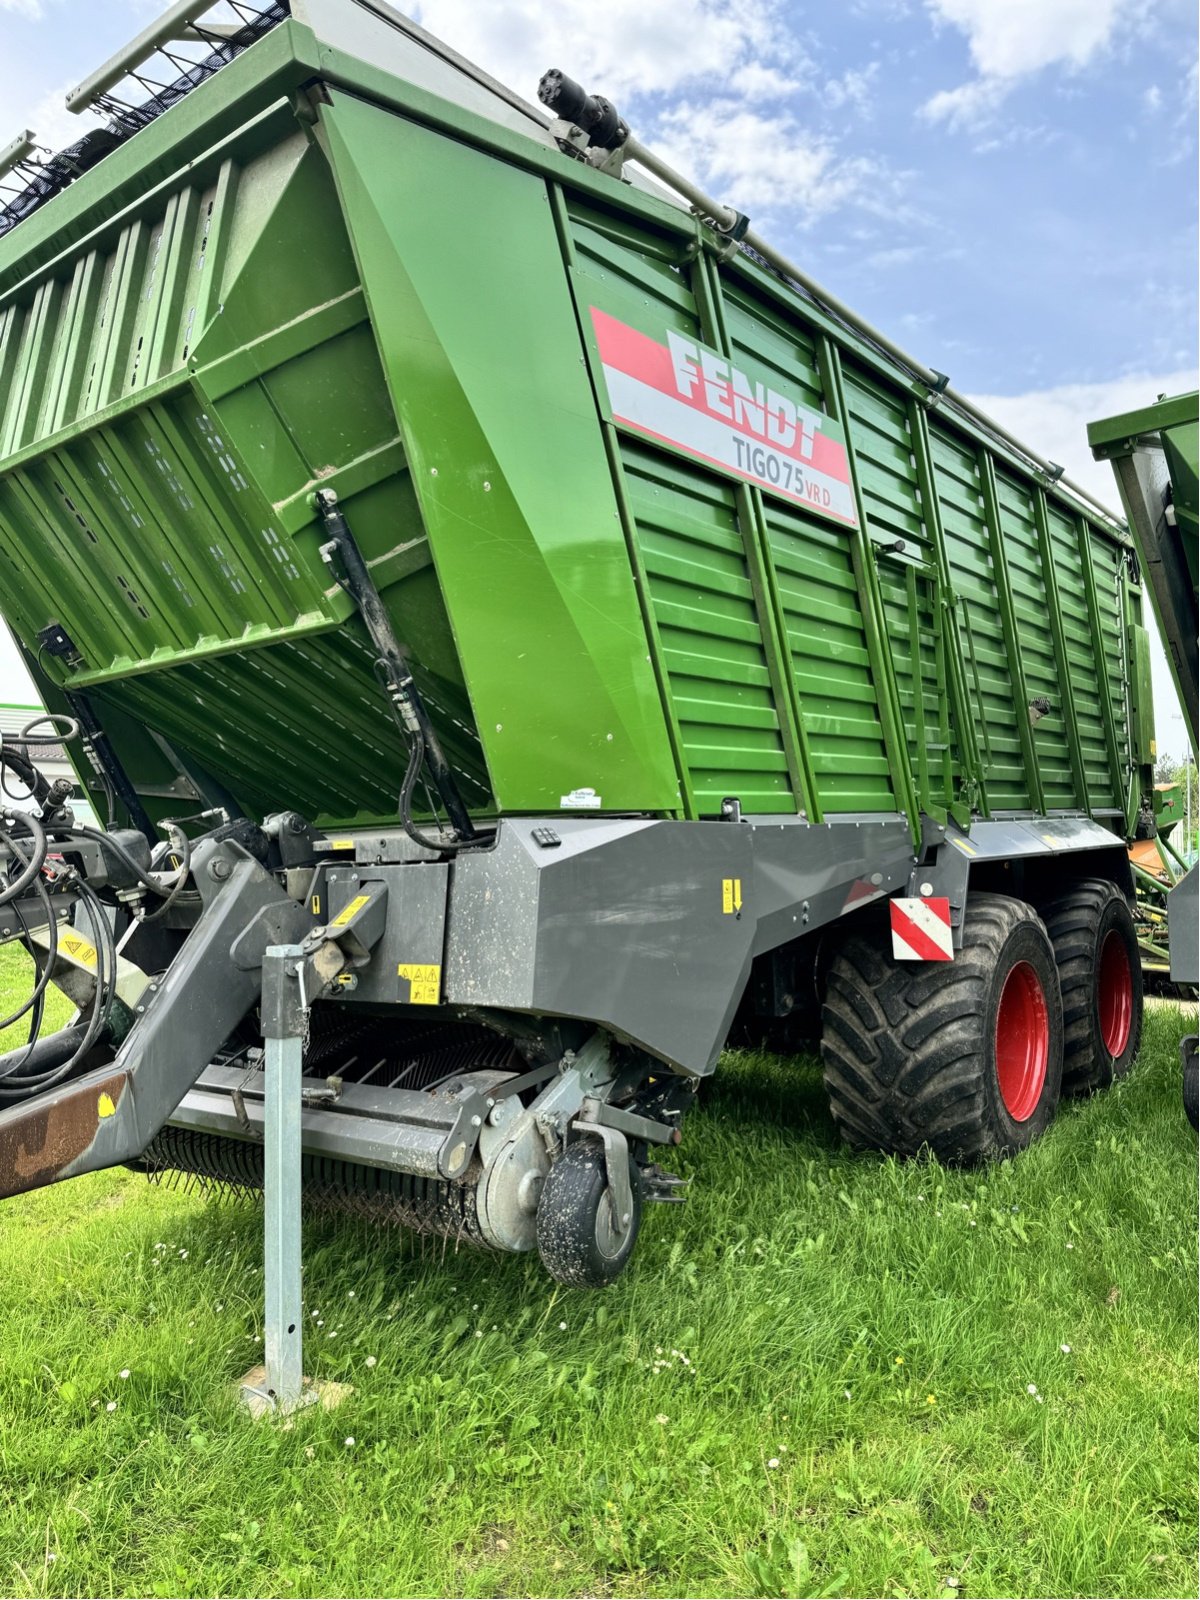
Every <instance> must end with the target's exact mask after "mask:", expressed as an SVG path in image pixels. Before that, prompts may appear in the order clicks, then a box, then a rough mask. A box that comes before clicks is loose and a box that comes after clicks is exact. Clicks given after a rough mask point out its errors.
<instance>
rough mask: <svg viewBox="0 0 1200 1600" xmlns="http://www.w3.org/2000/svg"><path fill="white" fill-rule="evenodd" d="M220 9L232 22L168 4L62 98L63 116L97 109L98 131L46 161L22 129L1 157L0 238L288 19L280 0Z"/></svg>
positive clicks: (211, 0) (204, 7)
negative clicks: (5, 181) (9, 178)
mask: <svg viewBox="0 0 1200 1600" xmlns="http://www.w3.org/2000/svg"><path fill="white" fill-rule="evenodd" d="M222 3H223V5H224V7H226V8H227V9H228V11H229V12H230V13H232V15H233V19H234V20H233V21H213V20H209V21H207V22H206V21H205V20H204V14H206V13H208V12H211V11H215V10H218V9H219V7H218V6H217V4H216V0H206V3H205V4H201V5H197V4H195V3H193V4H185V5H176V6H173V7H172V8H171V10H170V11H169V12H168V13H167V14H166V15H165V16H164V17H163V18H162V19H161V21H160V22H159V23H158V24H156V25H155V26H154V27H152V28H150V29H148V30H147V31H146V32H145V33H144V34H142V35H141V36H140V37H139V39H137V40H135V41H134V43H133V44H132V45H130V46H129V47H128V49H127V50H125V51H123V52H121V54H120V55H118V56H115V57H114V58H113V59H112V61H110V62H109V63H107V65H106V66H104V67H102V68H100V70H99V71H98V72H97V73H94V74H93V75H92V77H91V78H90V79H88V80H86V81H85V82H84V83H83V84H81V85H80V87H79V88H78V89H75V90H73V91H72V92H71V94H70V95H68V97H67V104H68V107H69V108H70V110H72V111H77V112H79V111H86V110H92V111H98V112H100V113H102V114H104V115H106V116H107V117H108V118H109V121H108V122H107V124H105V125H104V126H102V127H98V128H91V129H89V130H88V131H87V132H86V133H84V134H83V135H82V137H81V138H79V139H77V140H76V141H75V143H74V144H71V145H68V146H67V147H66V149H65V150H60V151H59V152H58V153H57V154H54V155H52V154H50V153H49V152H48V151H45V150H44V149H43V148H42V147H40V146H38V145H37V144H36V143H35V142H34V135H33V134H32V133H30V132H28V131H26V132H25V133H24V134H23V135H22V137H21V139H20V140H19V141H14V144H13V146H11V147H9V150H8V151H6V152H5V154H6V155H7V154H10V153H11V154H12V155H16V156H17V159H16V160H13V161H12V162H11V163H10V167H9V170H10V171H11V172H13V173H14V174H15V175H16V176H17V178H18V179H19V180H21V183H22V186H21V187H20V188H18V189H17V190H16V192H15V193H12V192H11V191H9V196H10V197H9V198H7V199H6V200H4V203H3V204H0V237H3V235H4V234H6V233H8V232H9V231H10V230H11V229H13V228H15V227H16V226H17V224H18V223H21V222H24V221H25V219H26V218H27V217H29V216H32V215H33V213H34V212H35V211H37V210H38V208H39V207H40V206H43V205H45V203H46V201H47V200H52V199H53V198H54V196H55V195H56V194H60V193H61V192H62V191H63V190H64V189H65V188H66V187H67V186H68V184H71V183H73V182H74V181H75V179H76V178H78V177H79V176H80V175H81V174H82V173H84V172H87V171H88V170H89V169H90V168H91V167H94V166H96V164H97V163H98V162H100V161H102V160H103V159H104V157H105V156H107V155H108V154H109V153H110V152H111V151H112V150H115V149H116V147H117V145H119V144H123V143H124V142H125V140H126V139H129V138H131V137H132V136H133V135H134V134H135V133H138V132H139V131H140V130H141V129H142V128H144V127H145V126H146V125H147V124H148V123H150V122H153V121H154V120H155V118H156V117H160V116H162V114H163V112H164V111H169V110H170V109H171V107H172V106H174V105H177V104H178V103H179V101H180V100H182V99H184V98H185V96H187V95H189V94H190V93H191V92H192V90H193V89H196V88H198V87H199V86H200V84H202V83H204V82H206V81H207V80H208V79H209V78H211V77H213V76H214V74H216V73H217V72H219V71H220V70H221V68H222V67H224V66H227V65H228V64H229V62H230V61H232V60H233V59H234V57H235V56H239V55H241V53H242V52H243V51H244V50H247V49H249V47H250V46H251V45H252V44H254V43H256V42H257V40H259V39H261V38H262V36H263V34H265V33H269V32H270V31H271V29H272V28H275V27H277V26H278V25H279V23H281V22H284V21H286V20H287V17H288V4H287V0H279V3H273V4H269V5H265V6H264V5H262V4H261V3H254V4H251V3H250V0H222ZM192 13H196V15H192ZM164 35H165V36H164ZM196 44H200V45H202V46H206V47H207V49H206V52H205V54H203V55H202V56H200V57H199V59H197V58H195V57H194V56H193V55H189V54H188V53H187V52H186V49H185V46H188V45H193V46H194V45H196ZM167 74H174V76H170V77H168V76H167ZM163 79H165V81H162V80H163ZM139 91H140V94H139ZM141 96H144V98H142V97H141ZM18 144H19V145H20V151H19V153H18V151H17V145H18ZM0 197H2V194H0Z"/></svg>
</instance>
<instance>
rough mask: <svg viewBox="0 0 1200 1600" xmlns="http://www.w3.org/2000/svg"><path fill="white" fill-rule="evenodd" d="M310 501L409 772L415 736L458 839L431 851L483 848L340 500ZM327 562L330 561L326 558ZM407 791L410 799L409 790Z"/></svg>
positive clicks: (320, 496) (321, 492)
mask: <svg viewBox="0 0 1200 1600" xmlns="http://www.w3.org/2000/svg"><path fill="white" fill-rule="evenodd" d="M314 498H315V502H316V507H317V511H318V512H319V513H320V516H321V520H322V521H323V522H324V524H325V530H326V532H327V533H328V534H329V536H330V537H329V543H330V545H331V546H332V548H333V549H334V550H336V551H337V554H338V558H339V560H340V562H341V567H342V572H341V574H340V575H339V576H338V582H339V583H340V584H341V586H342V587H343V588H344V589H345V590H346V592H347V594H349V596H350V598H351V599H352V600H353V601H354V603H355V605H356V606H357V607H358V610H359V614H360V615H361V617H362V619H363V622H364V623H365V624H366V629H367V633H368V634H369V636H370V639H371V643H372V644H373V645H374V646H375V648H376V650H378V652H379V658H380V660H381V661H382V663H383V665H384V667H385V669H386V673H387V682H386V683H385V688H386V691H387V693H388V696H389V698H390V699H391V701H392V703H393V705H394V707H395V709H396V712H397V713H398V715H399V720H400V722H401V726H402V731H403V732H404V733H405V736H406V737H407V738H408V739H409V740H410V761H409V765H410V767H411V765H412V761H411V747H412V746H413V745H415V744H417V742H418V736H419V743H420V746H421V759H422V760H423V761H424V762H425V763H426V764H427V765H428V767H429V772H430V776H431V777H432V778H433V782H434V787H435V788H436V789H437V792H438V796H439V798H440V799H441V802H442V804H443V805H444V806H445V808H446V815H447V816H448V817H449V819H450V824H451V826H452V827H453V829H454V831H455V833H456V834H457V835H458V837H457V839H456V840H453V841H442V842H441V843H439V844H436V845H432V846H431V847H430V848H432V849H436V850H455V849H461V848H463V847H464V846H466V845H468V844H481V843H483V842H484V841H483V840H482V839H481V838H480V836H479V834H478V832H477V830H476V827H475V824H474V823H473V822H472V821H471V816H470V813H469V812H468V810H467V808H466V805H465V804H464V802H463V797H462V795H461V794H460V793H459V790H458V784H457V782H456V781H455V777H454V772H453V769H452V768H451V766H450V763H449V761H447V759H446V753H445V751H444V750H443V749H442V745H441V741H440V740H439V738H438V736H437V732H436V730H435V729H434V726H433V723H432V722H431V721H430V719H429V712H428V710H427V709H426V707H425V702H424V700H423V699H422V698H421V692H420V690H419V689H418V688H417V685H416V682H415V681H414V679H413V675H412V673H411V672H410V671H409V668H408V665H407V657H408V652H407V651H406V650H405V649H404V648H403V646H402V645H401V644H400V641H399V640H398V639H397V637H396V631H395V629H394V628H393V627H392V619H391V617H389V616H388V613H387V609H386V607H385V606H384V604H383V601H382V599H381V598H380V595H379V590H378V589H377V588H376V587H375V580H374V578H372V576H371V571H370V568H369V567H368V566H367V563H366V561H365V560H364V559H363V554H362V551H361V550H360V549H359V548H358V545H357V543H356V542H355V539H354V535H353V534H352V533H351V532H350V528H349V525H348V524H347V522H346V519H345V517H344V516H343V515H342V513H341V511H340V510H339V509H338V497H337V495H336V494H335V493H334V491H333V490H332V489H318V490H317V493H316V495H315V497H314ZM326 548H328V546H327V547H326ZM324 554H325V551H324V550H323V551H322V555H324ZM326 559H327V560H328V557H326ZM415 782H416V778H415V777H414V779H413V783H414V784H415ZM408 787H409V792H410V799H411V788H412V785H409V786H408ZM401 792H402V793H403V792H404V791H403V790H402V791H401ZM400 820H401V822H402V823H403V825H404V829H405V831H406V832H407V833H409V834H410V837H415V836H414V835H412V832H411V815H407V816H406V814H405V813H404V812H403V811H402V812H401V814H400ZM418 842H420V841H418Z"/></svg>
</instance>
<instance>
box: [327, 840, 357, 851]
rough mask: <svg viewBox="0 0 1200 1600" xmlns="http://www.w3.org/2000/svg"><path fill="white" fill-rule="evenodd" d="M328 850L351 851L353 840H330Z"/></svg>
mask: <svg viewBox="0 0 1200 1600" xmlns="http://www.w3.org/2000/svg"><path fill="white" fill-rule="evenodd" d="M329 848H330V849H331V850H353V849H354V840H353V839H330V840H329Z"/></svg>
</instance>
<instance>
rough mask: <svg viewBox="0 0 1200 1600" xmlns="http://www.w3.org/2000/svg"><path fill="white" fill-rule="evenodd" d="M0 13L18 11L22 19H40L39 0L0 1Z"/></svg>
mask: <svg viewBox="0 0 1200 1600" xmlns="http://www.w3.org/2000/svg"><path fill="white" fill-rule="evenodd" d="M0 11H19V12H20V14H21V15H22V16H23V17H40V16H41V14H42V5H41V0H0Z"/></svg>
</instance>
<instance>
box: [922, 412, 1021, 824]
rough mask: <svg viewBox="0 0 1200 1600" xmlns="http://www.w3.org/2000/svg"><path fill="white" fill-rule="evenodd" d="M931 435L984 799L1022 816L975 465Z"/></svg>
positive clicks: (937, 429)
mask: <svg viewBox="0 0 1200 1600" xmlns="http://www.w3.org/2000/svg"><path fill="white" fill-rule="evenodd" d="M929 433H930V446H931V450H932V455H933V464H934V471H935V473H936V477H937V487H938V503H939V505H940V507H941V513H942V528H943V532H944V537H945V542H946V558H947V562H948V565H949V568H950V578H951V583H952V585H953V589H954V593H955V595H956V596H957V598H958V608H959V618H960V624H961V626H960V637H961V640H962V646H963V650H964V653H965V656H966V661H965V663H964V671H965V676H966V680H967V685H968V691H969V695H970V698H971V701H972V704H973V706H974V709H975V731H976V737H977V740H978V744H979V751H980V757H981V760H982V763H983V771H984V779H985V782H986V784H987V791H988V798H989V801H990V802H991V805H992V808H993V810H997V811H1003V810H1014V809H1022V808H1025V807H1028V805H1029V803H1030V797H1029V788H1028V784H1027V781H1026V777H1025V769H1024V763H1023V761H1022V756H1021V743H1020V737H1019V734H1018V732H1017V726H1016V714H1015V708H1014V691H1013V682H1012V676H1011V673H1010V669H1009V661H1008V653H1007V650H1006V647H1005V640H1004V630H1003V627H1002V626H1001V621H1000V608H999V601H998V598H997V594H996V575H995V571H994V569H993V566H992V558H991V552H990V550H989V548H988V537H987V527H986V524H985V522H984V515H983V494H982V487H981V484H980V480H979V465H978V462H977V460H976V457H975V452H974V451H973V450H972V449H971V448H969V447H968V446H966V445H965V444H964V442H963V441H962V440H961V439H960V438H958V437H957V436H955V435H954V434H952V433H951V432H950V431H949V429H948V428H946V427H945V426H944V425H943V424H941V423H939V422H936V421H934V422H931V424H930V430H929Z"/></svg>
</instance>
